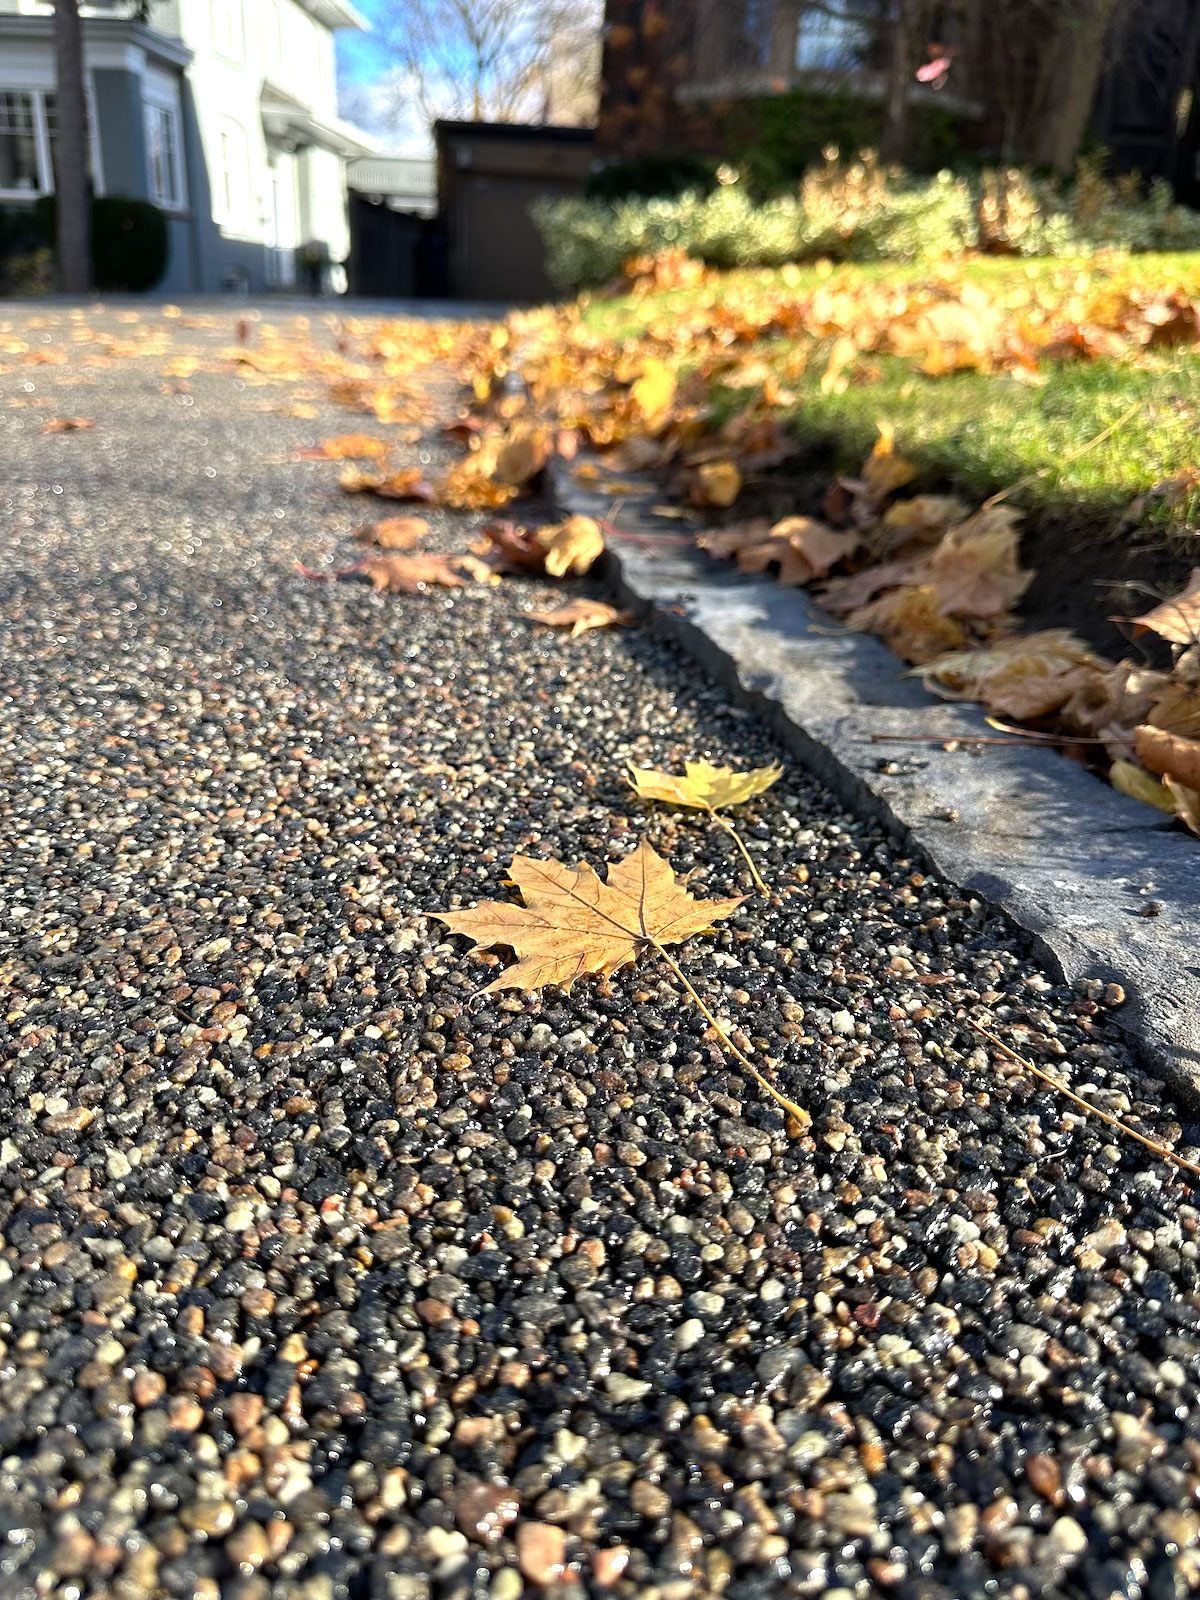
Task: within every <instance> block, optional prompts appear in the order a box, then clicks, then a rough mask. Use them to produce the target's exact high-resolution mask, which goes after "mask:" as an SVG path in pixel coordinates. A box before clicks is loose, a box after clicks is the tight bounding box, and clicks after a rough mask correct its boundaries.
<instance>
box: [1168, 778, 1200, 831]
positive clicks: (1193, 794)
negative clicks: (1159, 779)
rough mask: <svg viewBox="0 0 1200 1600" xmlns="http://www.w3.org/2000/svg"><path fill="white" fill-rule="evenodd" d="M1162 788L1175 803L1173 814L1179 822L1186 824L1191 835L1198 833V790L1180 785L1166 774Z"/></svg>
mask: <svg viewBox="0 0 1200 1600" xmlns="http://www.w3.org/2000/svg"><path fill="white" fill-rule="evenodd" d="M1163 788H1164V789H1166V790H1167V792H1168V793H1169V794H1170V796H1171V799H1172V800H1174V802H1175V814H1176V816H1178V818H1179V820H1180V821H1181V822H1186V823H1187V825H1188V827H1189V828H1190V829H1191V830H1192V832H1193V833H1200V789H1193V788H1191V787H1190V786H1189V785H1188V784H1186V783H1180V781H1179V779H1178V778H1173V777H1172V776H1171V775H1170V773H1168V774H1167V775H1166V776H1165V777H1164V778H1163Z"/></svg>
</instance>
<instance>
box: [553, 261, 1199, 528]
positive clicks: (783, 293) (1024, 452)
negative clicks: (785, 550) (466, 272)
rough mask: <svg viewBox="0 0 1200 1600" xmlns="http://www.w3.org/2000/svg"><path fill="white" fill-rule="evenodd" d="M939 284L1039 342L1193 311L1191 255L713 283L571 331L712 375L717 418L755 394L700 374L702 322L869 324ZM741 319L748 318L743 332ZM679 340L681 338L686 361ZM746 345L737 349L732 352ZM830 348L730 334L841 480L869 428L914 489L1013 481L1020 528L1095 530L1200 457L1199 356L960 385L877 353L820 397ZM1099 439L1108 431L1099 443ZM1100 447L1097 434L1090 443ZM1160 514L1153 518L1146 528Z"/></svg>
mask: <svg viewBox="0 0 1200 1600" xmlns="http://www.w3.org/2000/svg"><path fill="white" fill-rule="evenodd" d="M947 283H949V284H951V285H953V286H954V290H953V292H954V293H956V294H957V293H961V295H962V296H963V297H964V298H965V299H966V300H967V302H968V303H969V305H971V306H974V307H976V308H978V307H981V306H982V307H986V308H988V314H989V315H993V316H996V315H999V316H1002V317H1003V318H1008V319H1011V322H1012V324H1013V326H1014V327H1018V326H1021V325H1022V324H1023V322H1024V321H1025V320H1027V319H1029V318H1030V317H1031V316H1033V317H1035V318H1036V319H1037V320H1038V321H1039V322H1040V323H1041V325H1042V326H1043V328H1046V327H1049V326H1050V325H1051V324H1053V323H1054V321H1055V319H1056V318H1061V320H1062V322H1063V323H1064V325H1073V326H1074V325H1079V324H1080V323H1083V322H1090V323H1095V324H1097V325H1099V326H1101V327H1105V326H1117V325H1118V323H1119V319H1120V317H1121V316H1122V314H1123V312H1122V308H1123V307H1125V306H1126V305H1127V304H1128V302H1129V299H1130V297H1132V298H1133V299H1134V300H1137V299H1140V300H1141V301H1143V302H1144V301H1145V300H1146V299H1147V298H1149V297H1152V296H1154V295H1156V294H1162V295H1170V294H1173V293H1178V294H1179V295H1180V296H1182V297H1193V296H1200V255H1197V254H1187V255H1141V256H1134V257H1108V258H1095V259H1090V260H1079V261H1064V260H1038V261H1020V260H1013V259H1011V258H1009V259H985V260H979V261H973V262H967V263H964V264H961V265H955V266H952V267H937V268H932V267H926V268H917V267H913V266H908V265H906V266H895V265H887V264H872V265H869V266H839V267H833V268H830V267H828V266H826V267H824V268H822V267H813V268H805V269H795V268H792V269H784V270H783V271H782V272H763V271H747V272H732V273H727V274H724V275H722V276H720V277H719V278H714V279H710V280H709V281H708V282H707V283H705V284H704V285H703V286H700V287H698V288H690V289H665V290H662V291H658V292H650V293H641V294H630V295H623V296H619V297H610V298H596V299H594V300H592V301H590V302H588V303H587V304H586V307H585V311H584V323H585V326H586V328H587V329H588V330H589V331H590V332H591V333H593V334H595V335H599V336H601V337H604V338H611V339H614V340H617V341H619V342H620V343H621V344H623V345H624V346H625V347H626V348H628V347H629V346H630V345H633V344H637V345H643V346H645V347H647V348H655V347H662V348H663V349H664V350H667V349H669V350H670V351H672V352H673V353H674V356H675V359H676V360H677V361H678V362H679V364H680V366H681V367H682V368H683V369H684V370H700V371H702V372H704V371H708V370H710V369H711V372H712V376H711V379H710V384H709V395H710V398H711V400H712V403H713V404H715V405H716V406H717V407H718V408H720V409H721V410H722V411H729V412H732V411H734V410H737V409H739V408H740V407H742V406H744V405H745V404H746V403H747V401H748V400H749V399H751V398H753V396H754V391H753V390H752V389H750V390H748V389H747V388H745V387H742V388H736V389H735V388H729V387H726V386H725V385H724V383H723V377H724V376H726V375H727V374H725V373H723V372H722V370H721V362H720V361H716V362H714V361H712V359H711V352H712V348H713V346H712V340H711V338H710V337H709V334H710V327H711V319H712V318H713V317H714V316H715V317H719V318H720V319H721V320H722V321H723V322H726V323H731V324H733V325H737V323H738V321H739V318H740V317H741V315H742V312H743V311H748V312H749V311H752V310H753V308H760V307H761V306H762V305H763V303H764V302H773V303H778V302H780V301H781V300H782V301H786V300H788V299H789V298H793V299H794V300H795V301H797V302H803V301H810V300H811V297H812V296H813V295H814V294H816V293H817V292H818V291H827V292H828V294H829V295H831V296H834V297H842V298H843V300H845V299H849V300H850V301H851V302H852V301H853V300H854V299H855V297H862V299H863V303H864V306H865V307H866V308H867V310H868V311H869V313H870V314H871V315H873V316H877V315H878V308H879V300H880V296H881V295H882V294H884V293H885V292H886V293H891V292H892V291H894V292H895V294H896V296H897V304H901V303H903V301H904V298H905V296H907V295H911V294H914V293H915V294H918V295H919V294H921V293H923V292H924V291H925V290H927V289H928V287H929V286H930V285H931V284H932V285H936V286H938V287H939V289H940V288H941V287H942V286H944V285H946V284H947ZM752 321H753V316H752V315H751V316H748V317H747V325H748V326H749V325H750V324H752ZM689 330H694V331H695V335H696V338H695V344H694V348H693V349H690V348H689V337H688V335H689ZM747 341H748V342H747ZM835 345H836V337H835V336H834V335H829V336H824V337H823V336H822V335H821V333H820V330H819V329H818V330H817V331H816V332H813V331H811V330H810V329H804V330H801V331H798V332H797V331H793V330H792V329H790V328H783V329H781V328H780V327H779V326H778V325H769V326H767V327H765V328H764V329H763V330H762V332H761V334H758V335H757V336H756V335H754V334H753V332H750V333H749V334H747V335H745V336H743V339H742V342H741V349H742V350H743V351H744V352H745V353H746V354H748V355H752V356H753V357H754V359H756V360H757V361H759V362H761V363H762V364H763V365H765V367H767V368H769V369H770V371H771V372H772V373H773V374H775V375H776V376H777V379H778V382H779V384H780V386H781V387H782V388H783V389H784V391H785V392H786V397H785V399H784V400H783V402H782V403H781V404H780V405H779V407H778V408H777V411H776V414H777V415H779V416H781V417H783V418H785V419H786V420H787V421H788V423H789V424H790V426H791V427H792V429H793V430H794V431H795V432H796V433H797V435H798V436H799V437H800V438H801V439H802V440H804V441H807V442H810V443H813V444H819V445H821V446H822V447H823V448H824V449H827V450H828V451H829V452H830V453H831V455H832V458H833V461H834V464H836V466H837V467H839V468H841V469H849V468H852V467H853V466H854V465H855V464H856V463H858V462H859V461H860V460H861V458H862V456H863V455H864V453H865V452H866V451H867V450H869V448H870V446H871V443H872V440H873V439H874V437H875V435H876V431H877V425H878V423H879V422H880V421H881V420H886V421H887V422H890V423H891V424H892V425H893V426H894V428H895V433H896V445H897V448H898V449H900V450H901V451H902V452H903V453H904V454H905V455H906V456H907V457H909V458H910V459H911V460H912V461H913V462H914V463H915V464H916V465H917V466H918V467H919V468H920V469H921V473H922V477H923V479H924V480H925V484H926V486H930V487H931V486H933V485H934V484H935V483H941V484H947V485H950V486H952V487H955V488H957V489H960V490H962V491H963V492H964V493H966V494H967V495H968V496H970V497H973V498H976V499H978V498H982V497H984V496H987V495H990V494H993V493H995V492H996V491H998V490H1001V489H1006V488H1009V487H1011V486H1012V485H1014V484H1016V483H1017V482H1018V481H1020V491H1019V501H1020V503H1021V504H1022V505H1024V506H1025V507H1026V508H1027V509H1029V510H1031V511H1033V512H1035V513H1036V512H1038V511H1042V512H1046V511H1053V512H1055V513H1056V514H1059V515H1061V514H1062V513H1063V512H1064V511H1068V510H1069V511H1070V513H1071V515H1072V518H1073V519H1074V518H1076V517H1078V516H1079V515H1080V513H1081V512H1082V513H1084V514H1085V515H1087V516H1096V517H1098V518H1099V520H1100V522H1101V523H1103V524H1105V525H1107V526H1109V527H1111V526H1113V525H1115V522H1116V520H1117V519H1118V517H1119V515H1120V514H1121V513H1123V512H1124V510H1125V509H1126V508H1127V506H1128V504H1129V502H1130V501H1131V500H1132V499H1133V497H1134V496H1136V495H1138V494H1140V493H1141V492H1142V491H1144V490H1146V489H1147V488H1149V487H1151V486H1152V485H1154V484H1156V483H1159V482H1161V481H1162V480H1164V479H1168V478H1171V477H1173V476H1175V475H1176V474H1178V473H1179V472H1180V471H1181V470H1182V469H1184V468H1186V467H1188V466H1190V465H1192V464H1193V463H1195V462H1196V461H1197V459H1198V458H1200V446H1198V444H1197V439H1196V433H1197V423H1198V419H1200V343H1197V342H1196V340H1195V339H1194V338H1192V339H1189V340H1188V341H1187V342H1181V343H1179V344H1175V345H1173V346H1167V345H1164V346H1163V347H1162V348H1154V349H1147V350H1141V349H1140V348H1139V349H1136V350H1134V351H1133V352H1132V354H1129V353H1126V354H1124V355H1122V356H1121V357H1120V358H1119V359H1109V358H1105V357H1101V358H1099V359H1086V360H1080V359H1066V360H1064V359H1056V358H1054V357H1053V356H1051V355H1050V354H1048V353H1046V354H1043V355H1042V356H1041V357H1040V358H1039V359H1038V361H1037V364H1036V370H1019V369H1018V370H1001V371H978V370H965V371H957V372H953V373H950V374H948V375H945V376H929V375H927V374H925V373H924V372H922V371H921V368H920V362H919V361H918V360H915V359H909V358H908V357H907V356H899V355H895V354H889V353H880V352H879V351H878V350H868V351H865V352H864V353H863V354H862V355H861V357H860V358H858V359H856V360H855V361H853V362H852V363H850V365H849V367H848V368H847V371H846V373H845V374H844V377H843V380H842V381H840V382H830V381H829V363H830V357H831V355H832V354H833V352H834V349H835ZM1107 430H1111V432H1110V433H1109V432H1107ZM1106 434H1107V436H1105V437H1101V436H1102V435H1106ZM1160 515H1161V513H1160ZM1170 517H1171V519H1172V523H1173V526H1175V527H1177V528H1180V529H1186V528H1187V527H1189V526H1190V525H1191V524H1192V523H1193V522H1194V521H1196V520H1198V519H1200V502H1197V500H1196V497H1195V496H1185V497H1184V498H1183V499H1182V500H1181V501H1179V502H1178V503H1177V504H1175V505H1174V506H1173V507H1172V508H1171V511H1170Z"/></svg>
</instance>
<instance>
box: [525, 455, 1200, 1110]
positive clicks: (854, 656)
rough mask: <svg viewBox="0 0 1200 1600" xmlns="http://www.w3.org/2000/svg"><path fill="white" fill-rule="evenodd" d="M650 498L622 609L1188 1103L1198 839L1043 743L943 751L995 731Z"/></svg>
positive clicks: (615, 579)
mask: <svg viewBox="0 0 1200 1600" xmlns="http://www.w3.org/2000/svg"><path fill="white" fill-rule="evenodd" d="M554 486H555V492H556V494H557V496H558V499H559V501H560V503H561V505H562V507H563V509H564V511H566V512H584V513H587V514H590V515H593V516H607V515H608V513H609V510H610V504H611V503H610V501H609V500H608V499H607V498H606V497H603V496H601V495H598V494H596V493H595V492H593V491H591V490H588V489H583V488H581V487H580V486H579V485H578V484H577V483H575V482H574V481H573V479H572V478H571V476H570V474H569V473H568V472H566V471H564V470H562V469H558V470H556V472H555V474H554ZM651 504H652V500H651V498H650V497H649V496H647V497H643V498H642V499H641V500H640V501H639V499H638V498H637V497H633V496H627V497H626V498H625V499H624V502H623V505H622V509H621V513H620V524H619V525H620V527H621V529H622V530H625V531H627V532H630V533H634V534H636V535H637V540H636V541H634V540H628V539H626V540H622V539H621V538H620V537H619V536H616V537H612V538H610V541H609V553H608V555H607V558H606V559H607V563H608V567H607V576H608V578H609V580H610V581H611V583H612V586H613V587H614V589H615V590H616V591H617V593H618V596H619V598H620V600H621V602H622V603H623V604H625V605H629V606H633V607H634V608H635V609H639V610H643V611H645V610H647V609H649V610H651V611H652V612H653V616H654V622H655V626H656V627H657V628H659V629H661V630H662V631H663V632H664V633H667V634H669V635H670V636H671V637H672V638H674V639H676V640H677V641H678V642H679V643H680V644H681V645H682V646H683V647H684V648H685V649H686V650H688V651H689V652H690V653H691V654H692V656H694V657H695V659H696V661H697V662H698V663H699V664H700V665H701V666H702V667H703V668H704V669H705V671H706V672H708V673H710V674H711V675H712V676H713V677H714V678H715V679H717V680H718V681H719V682H721V683H722V684H724V685H725V686H727V687H728V688H729V689H730V690H731V691H732V692H733V694H734V695H735V697H736V698H737V699H738V700H740V702H741V703H742V704H744V705H747V706H750V707H752V708H753V709H754V710H755V711H756V712H757V713H758V714H759V715H760V716H762V717H764V718H765V719H766V720H767V721H768V722H769V723H770V724H771V726H772V727H773V728H774V730H775V731H776V733H777V734H778V735H779V737H780V739H781V740H782V741H783V743H784V744H786V745H787V747H788V748H789V749H790V750H791V751H792V752H793V753H794V754H795V755H796V756H797V757H798V758H799V759H800V760H801V761H803V762H804V763H805V764H806V765H807V766H809V767H811V768H812V770H813V771H814V772H816V773H817V774H818V775H819V776H820V777H821V778H822V779H823V780H824V781H825V782H826V783H827V784H829V786H830V787H831V788H832V789H833V790H834V791H835V792H836V793H837V794H838V795H839V796H840V797H841V798H842V799H843V800H844V801H845V802H846V804H847V805H849V806H851V807H853V808H854V809H855V810H856V811H858V812H864V813H866V814H868V815H870V816H872V817H875V818H878V819H879V820H881V821H882V822H884V823H885V824H886V825H887V826H888V827H890V828H892V829H894V830H896V831H897V832H898V833H900V834H902V835H904V836H906V837H908V838H909V839H910V841H911V842H912V843H913V844H915V845H917V846H918V847H919V848H920V849H921V850H922V851H923V852H924V853H925V855H926V856H927V857H928V859H929V860H930V861H931V863H932V864H933V865H934V867H935V868H936V869H937V871H938V872H939V873H942V874H943V875H944V876H946V877H947V878H949V879H951V880H952V881H953V882H955V883H957V884H958V885H959V886H960V887H961V888H962V889H963V890H965V891H969V892H972V893H974V894H976V895H979V896H980V897H982V898H983V899H985V900H986V901H988V902H989V903H990V904H992V905H994V906H996V907H998V908H1000V909H1002V910H1004V911H1006V912H1007V913H1008V914H1009V915H1010V916H1011V917H1013V918H1014V919H1015V920H1016V921H1017V922H1018V923H1019V924H1020V925H1021V926H1022V927H1023V928H1025V929H1026V930H1027V931H1028V932H1029V933H1030V934H1032V935H1033V936H1034V938H1035V939H1036V941H1037V943H1038V946H1039V947H1040V949H1041V952H1042V954H1043V955H1044V956H1045V957H1046V958H1047V959H1048V960H1049V961H1050V962H1051V963H1052V964H1053V965H1054V966H1055V967H1056V968H1057V969H1058V970H1059V971H1060V972H1061V973H1062V975H1063V977H1064V978H1065V979H1066V980H1067V981H1068V982H1072V983H1074V982H1077V981H1079V980H1081V979H1084V978H1098V979H1102V980H1104V981H1115V982H1118V983H1120V984H1121V985H1122V986H1123V988H1124V989H1125V992H1126V995H1127V997H1128V998H1127V1000H1126V1003H1125V1005H1124V1006H1123V1007H1121V1008H1120V1010H1118V1011H1117V1013H1116V1019H1117V1020H1118V1021H1119V1022H1120V1024H1121V1026H1122V1027H1123V1028H1124V1029H1125V1030H1126V1031H1127V1033H1128V1034H1129V1035H1130V1037H1131V1039H1132V1041H1133V1043H1134V1044H1135V1045H1136V1047H1137V1048H1138V1050H1139V1052H1140V1054H1141V1056H1142V1058H1143V1059H1144V1061H1145V1062H1146V1064H1147V1066H1149V1067H1150V1069H1151V1070H1152V1071H1153V1072H1154V1073H1155V1074H1156V1075H1158V1076H1161V1077H1163V1078H1165V1079H1166V1080H1167V1081H1168V1082H1169V1083H1170V1084H1171V1086H1172V1087H1173V1088H1174V1089H1176V1090H1177V1091H1178V1092H1179V1093H1180V1094H1182V1095H1183V1096H1184V1097H1185V1098H1186V1099H1187V1100H1188V1101H1189V1102H1191V1103H1192V1104H1194V1105H1195V1104H1200V847H1198V845H1197V842H1196V840H1195V839H1194V838H1192V837H1191V836H1190V835H1189V834H1187V833H1185V832H1184V831H1183V829H1182V828H1180V827H1179V826H1177V825H1176V824H1174V823H1172V822H1171V821H1170V820H1169V819H1167V818H1165V817H1163V816H1161V815H1160V814H1159V813H1158V812H1156V811H1154V810H1153V809H1152V808H1151V807H1149V806H1144V805H1141V804H1140V803H1139V802H1137V801H1135V800H1130V799H1128V798H1127V797H1126V796H1124V795H1122V794H1119V793H1117V791H1116V790H1114V789H1111V788H1109V787H1108V785H1107V784H1105V783H1103V782H1101V781H1100V780H1099V779H1098V778H1097V777H1096V776H1095V775H1093V774H1092V773H1090V772H1088V771H1086V770H1085V769H1084V768H1082V767H1080V766H1078V765H1076V764H1075V763H1074V762H1072V761H1070V760H1068V759H1066V758H1064V757H1063V756H1062V755H1060V754H1059V753H1058V752H1057V751H1056V750H1053V749H1049V748H1047V749H1039V748H1036V747H1032V746H1029V745H1022V744H1018V743H1016V742H1014V743H1012V744H1004V745H1000V744H989V745H985V746H981V747H980V746H977V747H976V753H973V752H972V751H971V750H969V749H968V748H964V747H963V746H962V745H960V746H959V747H958V748H956V749H953V750H947V749H946V748H945V746H944V745H943V744H942V743H940V742H939V741H942V740H945V741H952V740H969V739H971V738H979V737H984V736H986V737H989V738H993V737H995V734H994V730H993V729H991V728H990V727H989V726H988V724H987V722H986V721H985V719H984V716H983V713H982V711H981V710H980V709H979V707H977V706H974V705H963V704H958V703H947V702H946V701H943V700H940V699H938V698H936V697H935V696H934V695H932V694H930V693H929V692H928V691H927V690H926V689H925V688H924V687H923V686H922V684H921V683H920V682H919V681H918V680H917V679H915V678H910V677H906V676H904V668H903V667H902V665H901V663H900V662H899V661H898V660H897V659H896V657H895V656H894V655H893V654H892V653H891V651H890V650H888V649H887V647H886V646H885V645H883V644H882V643H881V642H880V641H879V640H878V639H875V638H872V637H870V636H869V635H867V634H861V633H854V632H851V631H849V630H847V629H845V628H844V627H843V626H842V624H841V623H839V622H838V620H837V619H836V618H834V617H832V616H830V615H829V613H827V612H824V611H822V610H821V609H820V608H819V607H818V606H816V605H815V604H814V603H813V602H812V600H810V599H809V597H808V596H807V595H806V594H804V593H803V592H802V591H800V590H797V589H783V588H781V587H780V586H779V584H778V583H776V582H775V581H774V579H773V578H770V577H761V578H760V577H747V576H744V575H743V574H740V573H738V572H736V571H735V570H734V568H733V567H732V566H731V565H730V564H728V563H726V562H721V561H716V560H713V559H711V558H709V557H708V556H705V555H704V554H702V553H700V552H698V551H695V550H693V549H691V548H690V547H688V546H686V545H683V544H681V542H680V541H679V539H678V532H679V527H680V524H679V523H678V522H675V521H672V522H670V523H668V522H667V521H666V520H665V519H662V518H658V517H655V516H654V514H653V512H652V511H651V509H650V506H651ZM881 735H886V736H887V738H886V739H885V738H881V737H880V736H881ZM898 735H899V736H903V738H897V737H896V736H898ZM907 738H911V739H912V741H913V742H912V744H911V745H910V744H907V743H906V742H904V740H905V739H907ZM889 767H890V768H891V769H892V770H887V769H888V768H889Z"/></svg>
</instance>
